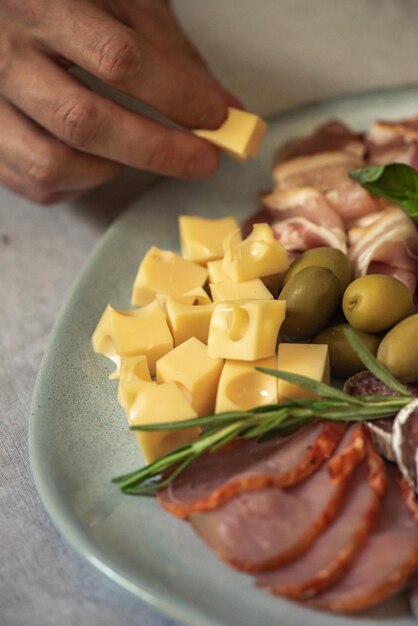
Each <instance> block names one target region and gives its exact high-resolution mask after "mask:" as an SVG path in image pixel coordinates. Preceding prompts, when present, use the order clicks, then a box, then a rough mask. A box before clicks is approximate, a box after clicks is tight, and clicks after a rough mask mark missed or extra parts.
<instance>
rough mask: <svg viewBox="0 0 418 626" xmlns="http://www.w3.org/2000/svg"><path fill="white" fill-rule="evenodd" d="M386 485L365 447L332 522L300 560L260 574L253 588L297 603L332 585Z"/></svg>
mask: <svg viewBox="0 0 418 626" xmlns="http://www.w3.org/2000/svg"><path fill="white" fill-rule="evenodd" d="M386 482H387V481H386V472H385V467H384V463H383V460H382V459H381V457H380V456H379V455H378V454H377V453H376V452H375V451H374V450H373V448H372V446H371V445H370V444H369V446H368V455H367V459H366V460H365V461H363V462H362V463H360V464H359V465H358V466H357V468H356V469H355V470H354V472H353V473H352V475H351V477H350V481H349V483H348V485H347V492H346V499H345V501H344V505H343V507H342V509H341V511H340V513H339V514H338V516H337V518H336V519H335V520H334V522H332V524H330V525H329V526H328V528H327V529H326V530H325V531H324V533H323V534H322V535H320V536H319V537H318V538H317V539H316V541H315V542H314V543H313V545H312V547H311V548H310V549H309V550H308V551H307V552H306V553H305V554H303V555H302V557H301V558H300V559H297V560H296V561H292V562H291V563H289V564H287V565H285V566H283V567H281V568H279V569H277V570H274V571H272V572H268V573H266V574H264V575H263V576H262V577H260V578H259V579H258V581H257V585H258V586H259V587H261V588H263V589H264V590H266V591H269V592H270V593H274V594H278V595H284V596H287V597H289V598H294V599H299V600H301V599H306V598H310V597H312V596H314V595H316V594H318V593H319V592H320V591H322V590H324V589H326V588H327V587H330V586H331V585H332V584H334V583H335V582H336V581H337V580H339V579H340V578H341V576H343V575H344V574H345V572H346V571H347V570H348V568H349V567H350V565H351V564H352V562H353V561H354V559H355V557H356V555H357V554H358V552H359V550H360V549H361V548H362V546H363V545H364V542H365V541H366V539H367V537H368V535H369V533H370V532H371V529H372V527H373V525H374V523H375V521H376V519H377V516H378V514H379V512H380V509H381V502H382V497H383V495H384V492H385V489H386Z"/></svg>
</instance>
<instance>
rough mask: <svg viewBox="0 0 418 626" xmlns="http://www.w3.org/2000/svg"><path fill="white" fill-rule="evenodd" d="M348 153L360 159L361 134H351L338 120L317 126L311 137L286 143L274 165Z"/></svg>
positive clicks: (362, 146) (363, 146)
mask: <svg viewBox="0 0 418 626" xmlns="http://www.w3.org/2000/svg"><path fill="white" fill-rule="evenodd" d="M337 150H338V151H342V152H349V153H350V154H354V155H355V156H359V157H362V156H363V155H364V152H365V144H364V140H363V135H362V134H361V133H355V132H353V131H352V130H351V129H350V128H349V127H348V126H346V124H344V123H343V122H341V121H340V120H330V121H329V122H327V123H326V124H322V125H321V126H318V128H316V129H315V130H314V132H313V133H312V134H311V135H307V136H306V137H297V138H296V139H290V140H289V141H287V142H286V143H285V144H283V146H281V147H280V149H279V150H278V152H277V156H276V163H279V162H280V161H287V160H288V159H293V158H295V157H299V156H306V155H308V154H318V153H319V152H331V151H332V152H333V151H337Z"/></svg>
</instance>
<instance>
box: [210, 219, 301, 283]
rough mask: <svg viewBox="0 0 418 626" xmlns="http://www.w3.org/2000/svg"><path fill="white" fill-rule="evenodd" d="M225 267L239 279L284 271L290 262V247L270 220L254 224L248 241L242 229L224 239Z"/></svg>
mask: <svg viewBox="0 0 418 626" xmlns="http://www.w3.org/2000/svg"><path fill="white" fill-rule="evenodd" d="M223 245H224V250H225V256H224V258H223V261H222V269H223V271H224V272H225V274H226V275H227V276H229V278H230V279H231V280H233V281H235V282H238V283H239V282H242V281H244V280H252V279H253V278H260V277H262V276H268V275H270V274H277V273H279V272H284V271H285V270H287V268H288V266H289V261H288V257H287V252H286V248H285V247H284V246H283V245H282V244H281V243H279V242H278V241H277V240H276V239H275V237H274V234H273V231H272V230H271V228H270V226H269V225H268V224H254V226H253V230H252V232H251V233H250V234H249V235H248V237H247V238H246V239H244V241H243V240H242V238H241V233H240V231H237V232H236V233H234V234H233V235H231V236H230V237H227V238H226V239H225V240H224V244H223Z"/></svg>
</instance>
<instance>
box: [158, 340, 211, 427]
mask: <svg viewBox="0 0 418 626" xmlns="http://www.w3.org/2000/svg"><path fill="white" fill-rule="evenodd" d="M222 367H223V360H222V359H218V358H212V357H210V356H209V355H208V349H207V347H206V346H205V344H204V343H202V342H201V341H199V340H198V339H196V338H195V337H192V338H191V339H188V340H187V341H185V342H184V343H182V344H181V345H179V346H178V347H177V348H174V350H172V351H171V352H169V353H168V354H166V355H165V356H164V357H162V358H161V359H160V360H159V361H158V362H157V382H159V383H166V382H175V383H177V384H178V385H179V386H180V388H181V389H182V391H183V392H184V393H185V394H186V397H187V398H188V399H189V401H190V403H191V405H192V406H193V408H194V410H195V411H196V413H197V414H198V415H199V416H202V415H210V414H212V413H213V411H214V408H215V400H216V390H217V387H218V382H219V377H220V375H221V371H222Z"/></svg>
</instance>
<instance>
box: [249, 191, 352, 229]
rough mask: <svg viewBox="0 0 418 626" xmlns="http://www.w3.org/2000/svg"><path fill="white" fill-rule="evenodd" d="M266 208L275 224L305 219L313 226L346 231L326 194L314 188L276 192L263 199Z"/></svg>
mask: <svg viewBox="0 0 418 626" xmlns="http://www.w3.org/2000/svg"><path fill="white" fill-rule="evenodd" d="M261 201H262V205H263V207H264V208H266V209H268V210H269V211H271V214H272V216H273V219H274V222H282V221H283V220H287V219H289V218H294V217H304V218H306V219H307V220H309V221H310V222H312V223H313V224H318V226H324V227H325V228H332V229H334V228H337V229H339V230H341V231H344V223H343V221H342V219H341V217H340V216H339V215H338V213H337V212H336V211H335V210H334V209H333V208H332V206H331V205H330V203H329V202H328V201H327V199H326V198H325V196H324V194H323V193H321V191H318V189H315V188H314V187H300V188H298V189H290V190H288V191H275V192H273V193H269V194H266V195H264V196H262V198H261Z"/></svg>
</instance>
